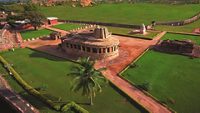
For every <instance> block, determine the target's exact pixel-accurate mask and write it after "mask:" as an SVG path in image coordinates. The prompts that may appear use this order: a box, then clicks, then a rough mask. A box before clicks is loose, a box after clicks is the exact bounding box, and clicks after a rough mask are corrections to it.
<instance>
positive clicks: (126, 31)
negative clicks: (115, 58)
mask: <svg viewBox="0 0 200 113" xmlns="http://www.w3.org/2000/svg"><path fill="white" fill-rule="evenodd" d="M107 28H108V30H109V32H112V33H115V34H122V35H127V36H136V37H143V38H148V39H153V38H154V37H155V36H156V35H157V34H158V32H148V34H147V35H142V34H129V32H130V31H131V30H133V29H130V28H119V27H107Z"/></svg>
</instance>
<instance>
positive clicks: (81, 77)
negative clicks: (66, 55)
mask: <svg viewBox="0 0 200 113" xmlns="http://www.w3.org/2000/svg"><path fill="white" fill-rule="evenodd" d="M78 63H79V64H80V65H81V66H77V67H74V70H73V71H72V73H70V75H73V76H74V82H73V86H72V90H73V91H74V92H77V91H79V90H82V95H83V96H88V97H89V98H90V105H94V104H93V97H95V96H96V92H101V91H102V86H101V84H100V82H102V81H106V80H105V78H104V76H103V75H102V73H101V71H103V70H105V68H100V69H98V70H96V69H95V68H94V64H95V61H90V58H89V57H88V58H80V59H79V60H78Z"/></svg>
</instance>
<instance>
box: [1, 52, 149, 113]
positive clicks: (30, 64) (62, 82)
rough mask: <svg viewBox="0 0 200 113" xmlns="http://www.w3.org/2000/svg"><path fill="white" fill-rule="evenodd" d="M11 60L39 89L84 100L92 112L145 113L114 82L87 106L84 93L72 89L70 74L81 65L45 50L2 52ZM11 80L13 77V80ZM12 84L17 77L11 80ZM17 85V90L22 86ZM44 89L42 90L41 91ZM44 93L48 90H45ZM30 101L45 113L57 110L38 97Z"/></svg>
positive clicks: (54, 96) (72, 98) (82, 101)
mask: <svg viewBox="0 0 200 113" xmlns="http://www.w3.org/2000/svg"><path fill="white" fill-rule="evenodd" d="M1 55H2V56H3V57H5V58H6V60H8V61H9V62H10V63H12V64H14V68H15V69H16V70H17V71H18V72H19V73H20V75H21V76H22V78H23V79H24V80H25V81H27V82H28V83H29V84H30V85H32V86H33V87H35V88H38V87H42V86H43V87H45V88H46V91H45V93H47V94H48V97H49V98H51V99H54V100H56V99H58V98H59V97H61V98H62V101H64V102H69V101H75V102H77V103H80V105H81V106H83V107H84V108H85V109H87V110H88V111H90V113H133V112H134V113H139V112H145V111H144V110H143V109H142V108H141V107H139V108H138V105H137V104H135V103H133V102H132V101H131V102H129V101H130V99H128V98H125V97H124V96H122V95H121V93H119V92H118V91H119V90H116V89H115V88H114V87H112V86H111V85H107V86H104V87H103V92H102V93H100V94H97V96H96V98H95V99H94V106H89V105H86V104H87V103H88V102H89V100H88V98H87V97H83V96H81V94H80V93H74V92H72V91H70V87H71V84H72V78H71V77H70V76H67V74H68V73H69V72H70V71H71V68H72V66H75V65H77V64H75V63H72V62H69V61H66V60H64V59H60V58H57V57H53V56H50V55H47V54H44V53H40V52H36V51H33V50H30V49H18V50H16V51H15V52H4V53H2V54H1ZM9 80H10V79H9ZM10 82H11V84H16V83H13V82H14V81H13V80H10ZM12 86H14V87H13V88H14V89H15V90H16V91H17V92H22V90H21V89H19V88H15V87H16V86H15V85H12ZM41 92H42V91H41ZM43 92H44V91H43ZM30 101H32V103H33V104H34V105H36V106H40V105H41V106H42V108H41V107H39V108H38V109H40V110H41V111H42V112H43V113H47V112H52V113H53V112H54V111H52V110H50V109H47V107H46V106H44V105H43V104H41V103H40V102H38V101H37V100H36V99H34V100H32V97H31V98H30Z"/></svg>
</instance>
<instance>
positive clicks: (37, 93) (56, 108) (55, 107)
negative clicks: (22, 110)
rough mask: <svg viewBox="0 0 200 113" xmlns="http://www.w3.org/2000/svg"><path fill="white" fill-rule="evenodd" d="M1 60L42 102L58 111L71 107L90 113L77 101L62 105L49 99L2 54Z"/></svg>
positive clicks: (23, 85) (80, 111)
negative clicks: (22, 76) (23, 77)
mask: <svg viewBox="0 0 200 113" xmlns="http://www.w3.org/2000/svg"><path fill="white" fill-rule="evenodd" d="M0 62H1V63H2V64H3V65H4V68H6V70H7V71H8V72H9V74H10V75H13V77H14V78H15V80H16V81H17V82H18V83H19V84H20V85H21V86H22V87H23V88H24V89H25V90H26V91H27V92H28V93H29V94H31V95H33V96H35V97H37V98H38V99H40V100H41V101H42V102H44V103H46V104H47V105H49V106H50V107H51V108H53V109H54V110H56V111H68V110H71V109H74V110H75V111H76V112H78V113H89V112H88V111H87V110H85V109H84V108H82V107H81V106H79V105H77V104H76V103H75V102H70V103H67V104H65V105H64V106H61V105H60V104H56V103H54V102H53V101H52V100H50V99H48V98H47V97H46V96H44V95H42V94H41V93H40V92H39V91H37V90H36V89H34V88H33V87H32V86H30V85H29V84H27V83H26V82H25V81H24V80H23V79H22V78H21V76H20V75H19V74H18V73H17V72H16V71H15V70H14V68H12V66H11V65H10V64H9V63H8V62H7V61H6V60H5V59H4V58H3V57H2V56H0Z"/></svg>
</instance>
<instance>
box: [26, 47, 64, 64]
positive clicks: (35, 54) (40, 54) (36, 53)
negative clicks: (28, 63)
mask: <svg viewBox="0 0 200 113" xmlns="http://www.w3.org/2000/svg"><path fill="white" fill-rule="evenodd" d="M41 48H42V47H41ZM29 56H30V57H35V58H44V59H48V60H52V61H66V59H64V58H60V57H57V56H54V55H51V54H49V53H47V52H41V51H36V50H34V51H33V52H32V53H31V54H30V55H29Z"/></svg>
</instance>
